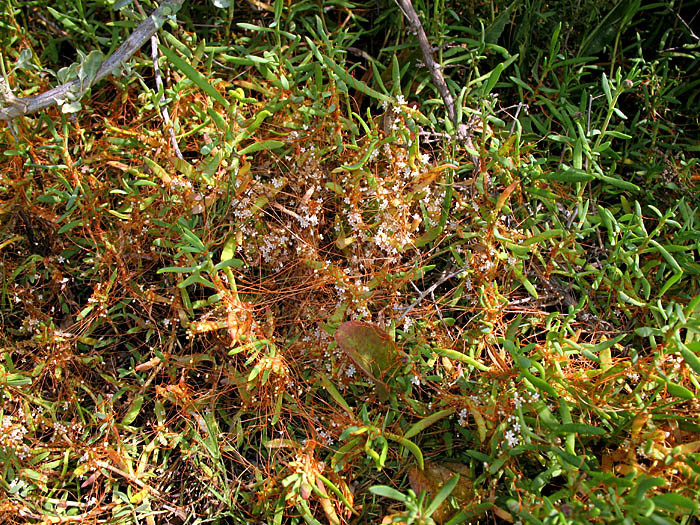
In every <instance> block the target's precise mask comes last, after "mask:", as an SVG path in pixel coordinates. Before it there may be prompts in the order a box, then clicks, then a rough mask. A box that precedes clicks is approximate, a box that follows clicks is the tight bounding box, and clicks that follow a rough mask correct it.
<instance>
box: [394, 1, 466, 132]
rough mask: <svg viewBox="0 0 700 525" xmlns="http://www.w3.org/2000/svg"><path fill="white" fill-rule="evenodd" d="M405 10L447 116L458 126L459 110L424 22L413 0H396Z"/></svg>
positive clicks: (404, 12) (402, 9)
mask: <svg viewBox="0 0 700 525" xmlns="http://www.w3.org/2000/svg"><path fill="white" fill-rule="evenodd" d="M396 1H397V2H398V4H399V7H401V11H403V14H404V16H405V17H406V18H407V19H408V22H409V23H410V24H411V27H412V29H413V31H414V32H415V33H416V37H417V38H418V45H419V46H420V50H421V52H422V53H423V60H425V65H426V66H428V70H429V71H430V75H431V76H432V77H433V82H434V83H435V87H436V88H437V90H438V92H439V93H440V96H441V97H442V100H443V102H444V103H445V108H446V109H447V116H448V117H449V118H450V120H451V121H452V123H453V124H454V125H455V129H456V128H457V112H456V111H455V99H454V97H453V96H452V93H450V89H449V88H448V87H447V83H446V82H445V77H443V76H442V71H440V64H438V63H437V62H435V59H434V58H433V47H432V46H431V45H430V42H429V41H428V37H427V36H426V34H425V31H424V30H423V24H421V22H420V18H419V17H418V13H416V10H415V9H413V4H411V0H396Z"/></svg>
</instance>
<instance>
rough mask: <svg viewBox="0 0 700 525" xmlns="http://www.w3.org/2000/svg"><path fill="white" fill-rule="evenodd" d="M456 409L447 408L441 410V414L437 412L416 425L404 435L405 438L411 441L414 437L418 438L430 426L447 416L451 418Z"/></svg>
mask: <svg viewBox="0 0 700 525" xmlns="http://www.w3.org/2000/svg"><path fill="white" fill-rule="evenodd" d="M455 410H456V409H455V408H446V409H445V410H440V411H439V412H435V413H434V414H431V415H429V416H428V417H425V418H423V419H421V420H420V421H418V422H417V423H414V424H413V425H412V426H411V428H409V429H408V430H407V431H406V433H405V434H404V437H405V438H406V439H410V438H412V437H413V436H416V435H418V434H420V433H421V432H423V431H424V430H425V429H426V428H428V427H429V426H431V425H433V424H435V423H437V422H438V421H440V420H441V419H444V418H446V417H447V416H451V415H452V414H454V412H455Z"/></svg>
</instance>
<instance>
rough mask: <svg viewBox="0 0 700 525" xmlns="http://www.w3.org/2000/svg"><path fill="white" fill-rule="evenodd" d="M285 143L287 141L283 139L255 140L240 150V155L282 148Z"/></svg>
mask: <svg viewBox="0 0 700 525" xmlns="http://www.w3.org/2000/svg"><path fill="white" fill-rule="evenodd" d="M284 145H285V142H283V141H281V140H261V141H260V142H254V143H253V144H250V145H248V146H246V147H245V148H243V149H242V150H240V151H239V152H238V154H239V155H245V154H247V153H255V152H256V151H263V150H265V151H269V150H273V149H277V148H281V147H282V146H284Z"/></svg>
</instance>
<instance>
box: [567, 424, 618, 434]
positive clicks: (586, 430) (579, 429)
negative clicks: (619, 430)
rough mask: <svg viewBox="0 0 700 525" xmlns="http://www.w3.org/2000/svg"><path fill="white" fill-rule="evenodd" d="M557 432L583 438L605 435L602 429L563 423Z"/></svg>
mask: <svg viewBox="0 0 700 525" xmlns="http://www.w3.org/2000/svg"><path fill="white" fill-rule="evenodd" d="M557 430H559V431H560V432H563V433H565V434H569V433H571V434H581V435H584V436H602V435H603V434H606V433H607V431H606V430H605V429H604V428H600V427H594V426H592V425H584V424H582V423H565V424H563V425H559V428H558V429H557Z"/></svg>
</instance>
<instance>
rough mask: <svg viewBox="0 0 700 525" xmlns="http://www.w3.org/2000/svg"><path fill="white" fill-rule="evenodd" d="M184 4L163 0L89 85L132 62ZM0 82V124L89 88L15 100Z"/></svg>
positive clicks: (74, 84)
mask: <svg viewBox="0 0 700 525" xmlns="http://www.w3.org/2000/svg"><path fill="white" fill-rule="evenodd" d="M183 2H184V0H163V2H162V3H161V4H160V6H158V8H157V9H156V10H155V11H153V13H152V14H151V16H149V17H148V18H146V19H145V20H144V21H143V22H141V23H140V24H139V25H138V27H137V28H136V29H135V30H134V32H133V33H131V35H129V37H128V38H127V39H126V40H125V41H124V43H123V44H122V45H121V46H119V48H118V49H117V50H116V51H115V52H114V53H112V55H111V56H110V57H109V58H107V60H105V61H104V62H102V65H101V66H100V68H99V70H98V71H97V73H96V75H95V78H94V79H93V81H92V82H91V84H90V85H91V86H92V85H94V84H96V83H97V82H99V81H100V80H102V79H104V78H105V77H107V76H108V75H109V74H111V73H112V72H113V71H114V70H115V69H117V68H118V67H119V66H120V65H121V64H123V63H124V62H126V61H127V60H129V58H131V56H132V55H133V54H134V53H136V51H138V50H139V49H140V48H141V46H143V44H145V43H146V42H147V41H148V40H149V39H150V38H151V36H153V35H154V34H155V33H156V32H157V31H158V29H160V28H161V27H162V26H163V23H164V22H165V20H167V18H168V17H169V16H171V15H173V14H175V13H177V11H179V9H180V7H181V6H182V3H183ZM0 80H2V82H1V83H2V84H3V85H2V86H0V88H4V89H0V120H12V119H14V118H17V117H21V116H23V115H29V114H31V113H36V112H37V111H41V110H43V109H46V108H48V107H51V106H53V105H54V104H57V103H58V102H59V101H61V100H64V99H65V97H66V95H67V94H68V93H76V92H82V93H84V92H85V91H86V90H87V88H88V87H90V86H81V83H80V80H77V79H76V80H73V81H71V82H66V83H65V84H61V85H60V86H56V87H55V88H53V89H50V90H48V91H45V92H44V93H41V94H39V95H34V96H31V97H16V96H14V95H13V94H12V92H11V91H9V86H7V84H6V83H5V81H4V79H0ZM3 91H4V92H3Z"/></svg>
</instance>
